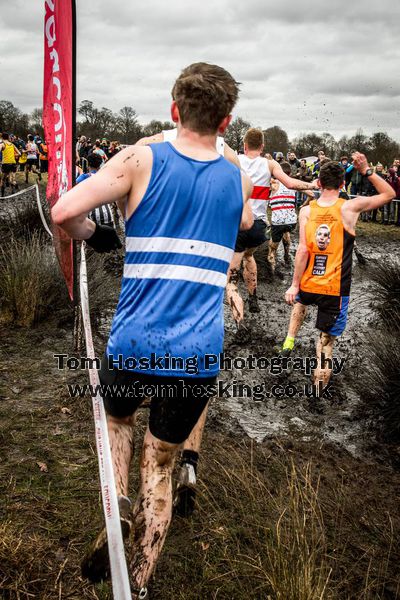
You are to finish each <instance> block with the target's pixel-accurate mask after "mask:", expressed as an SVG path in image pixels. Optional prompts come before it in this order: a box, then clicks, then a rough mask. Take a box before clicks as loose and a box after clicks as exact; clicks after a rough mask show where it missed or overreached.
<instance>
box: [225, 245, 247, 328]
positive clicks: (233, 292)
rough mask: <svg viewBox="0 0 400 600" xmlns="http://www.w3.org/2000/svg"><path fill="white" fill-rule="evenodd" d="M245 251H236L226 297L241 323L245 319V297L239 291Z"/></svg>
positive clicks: (234, 316) (230, 267) (237, 320)
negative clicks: (240, 271)
mask: <svg viewBox="0 0 400 600" xmlns="http://www.w3.org/2000/svg"><path fill="white" fill-rule="evenodd" d="M243 255H244V252H235V254H234V255H233V259H232V262H231V264H230V265H229V271H228V283H227V284H226V297H227V300H228V304H229V306H230V307H231V310H232V314H233V318H234V319H235V321H236V323H237V324H239V323H240V321H242V320H243V315H244V307H243V299H242V297H241V295H240V293H239V289H238V283H239V270H240V265H241V264H242V258H243Z"/></svg>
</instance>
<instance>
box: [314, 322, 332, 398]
mask: <svg viewBox="0 0 400 600" xmlns="http://www.w3.org/2000/svg"><path fill="white" fill-rule="evenodd" d="M334 343H335V336H334V335H330V334H329V333H323V332H321V334H320V336H319V340H318V344H317V359H318V366H317V368H316V369H315V371H314V385H315V386H316V387H317V389H319V387H320V386H322V387H325V386H326V385H328V383H329V380H330V378H331V374H332V353H333V345H334ZM320 382H321V383H320Z"/></svg>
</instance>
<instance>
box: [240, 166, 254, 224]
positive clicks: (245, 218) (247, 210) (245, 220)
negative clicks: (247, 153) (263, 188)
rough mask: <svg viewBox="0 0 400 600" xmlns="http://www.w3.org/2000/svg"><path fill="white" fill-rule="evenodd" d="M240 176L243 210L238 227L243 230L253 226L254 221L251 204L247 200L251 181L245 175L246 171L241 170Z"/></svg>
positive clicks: (250, 189) (250, 190) (251, 184)
mask: <svg viewBox="0 0 400 600" xmlns="http://www.w3.org/2000/svg"><path fill="white" fill-rule="evenodd" d="M241 176H242V191H243V211H242V219H241V221H240V226H239V229H240V230H241V231H243V230H246V229H250V228H251V227H253V223H254V217H253V211H252V210H251V204H250V202H249V198H250V196H251V192H252V191H253V183H252V181H251V179H250V177H249V176H248V175H246V173H243V171H242V172H241Z"/></svg>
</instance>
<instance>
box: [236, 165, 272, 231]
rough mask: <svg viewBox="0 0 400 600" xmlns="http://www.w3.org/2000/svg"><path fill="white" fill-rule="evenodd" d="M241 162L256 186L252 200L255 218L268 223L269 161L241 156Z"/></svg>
mask: <svg viewBox="0 0 400 600" xmlns="http://www.w3.org/2000/svg"><path fill="white" fill-rule="evenodd" d="M239 161H240V166H241V167H242V170H243V171H244V172H245V173H246V175H248V176H249V177H250V179H251V181H252V182H253V185H254V188H253V192H252V194H251V199H250V203H251V210H252V211H253V217H254V219H255V220H256V221H258V220H262V221H265V222H266V223H268V218H267V203H268V198H269V186H270V183H271V172H270V170H269V166H268V160H267V159H266V158H263V157H262V156H256V158H249V157H248V156H246V154H240V155H239Z"/></svg>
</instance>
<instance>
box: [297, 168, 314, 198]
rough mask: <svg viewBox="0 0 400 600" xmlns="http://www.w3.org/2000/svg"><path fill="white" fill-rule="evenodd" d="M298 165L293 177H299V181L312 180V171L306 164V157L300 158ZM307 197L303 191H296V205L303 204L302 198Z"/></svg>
mask: <svg viewBox="0 0 400 600" xmlns="http://www.w3.org/2000/svg"><path fill="white" fill-rule="evenodd" d="M299 163H300V166H299V168H298V170H297V173H296V174H295V175H294V177H296V179H300V181H312V179H313V176H312V171H311V169H310V167H309V166H308V165H307V162H306V159H305V158H301V159H300V161H299ZM306 198H307V194H304V192H300V191H299V192H297V193H296V206H301V204H303V202H304V200H305V199H306Z"/></svg>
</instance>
